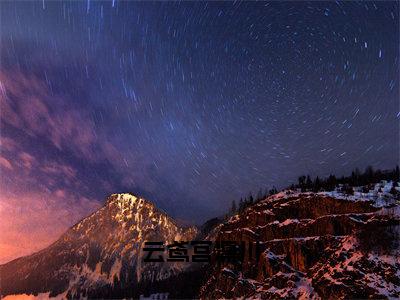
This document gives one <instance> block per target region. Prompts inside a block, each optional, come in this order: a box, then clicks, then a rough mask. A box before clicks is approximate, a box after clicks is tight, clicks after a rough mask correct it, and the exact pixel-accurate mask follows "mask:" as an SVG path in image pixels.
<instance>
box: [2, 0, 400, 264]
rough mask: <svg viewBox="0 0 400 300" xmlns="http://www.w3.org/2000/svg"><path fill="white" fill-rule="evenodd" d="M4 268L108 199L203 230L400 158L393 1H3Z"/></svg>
mask: <svg viewBox="0 0 400 300" xmlns="http://www.w3.org/2000/svg"><path fill="white" fill-rule="evenodd" d="M0 8H1V72H0V81H1V85H0V96H1V106H0V109H1V110H0V115H1V156H0V168H1V169H0V170H1V176H0V190H1V195H0V231H1V232H3V234H2V237H0V262H1V261H5V260H8V259H10V258H13V257H16V256H19V255H21V254H25V253H29V252H31V251H34V250H38V249H40V248H42V247H43V246H44V245H47V244H48V243H50V242H51V241H54V240H55V239H56V238H57V237H58V236H59V234H60V233H62V232H63V231H64V230H65V229H66V228H67V227H68V226H70V225H71V224H73V223H74V222H76V221H78V220H79V219H80V218H82V217H84V216H86V215H87V214H89V213H90V212H92V211H93V210H95V209H96V208H98V207H99V206H100V205H101V204H102V203H103V201H104V199H105V197H106V196H107V195H108V194H110V193H118V192H128V191H131V192H135V193H137V194H139V195H142V196H145V197H146V198H148V199H149V200H151V201H153V202H154V203H156V204H157V206H159V207H160V208H162V209H163V210H165V211H166V212H167V213H168V214H170V215H171V216H173V217H175V218H177V219H181V220H184V221H190V222H195V223H200V222H202V221H204V220H206V219H207V218H210V217H214V216H217V215H219V214H221V213H223V212H225V211H226V210H227V209H228V207H229V206H230V203H231V201H232V200H238V199H240V197H241V196H246V195H247V194H248V193H249V192H250V191H253V192H255V193H257V191H258V189H259V188H271V187H272V186H273V185H275V186H277V187H278V188H281V187H285V186H287V185H289V184H291V183H292V182H294V181H296V180H297V177H298V176H299V175H301V174H303V173H306V174H312V175H320V176H325V175H329V174H330V173H333V174H336V175H343V174H349V173H350V172H351V170H352V169H353V168H355V167H359V168H360V169H364V168H365V167H366V166H367V165H372V166H374V167H376V168H383V169H385V168H393V167H394V166H395V165H396V164H397V163H398V160H399V120H400V113H399V110H400V109H399V80H398V79H399V4H398V3H396V2H390V1H384V2H380V3H374V2H364V3H357V2H346V3H342V2H297V3H294V2H287V3H284V2H272V3H266V2H264V3H255V2H208V3H207V2H202V3H195V2H154V3H140V2H120V1H115V2H113V1H110V2H95V1H87V2H83V1H82V2H69V3H67V2H50V1H36V2H33V1H32V2H22V1H17V2H5V1H2V2H1V3H0Z"/></svg>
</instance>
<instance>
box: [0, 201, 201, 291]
mask: <svg viewBox="0 0 400 300" xmlns="http://www.w3.org/2000/svg"><path fill="white" fill-rule="evenodd" d="M196 233H197V229H196V228H194V227H189V228H181V227H179V226H178V225H177V224H176V222H175V221H174V220H173V219H171V218H170V217H168V216H167V215H166V214H164V213H163V212H161V211H160V210H158V209H157V208H156V207H155V206H154V205H153V204H152V203H151V202H148V201H146V200H144V199H140V198H137V197H135V196H134V195H132V194H114V195H111V196H110V197H109V198H108V199H107V201H106V203H105V205H104V206H103V207H102V208H101V209H100V210H98V211H97V212H95V213H94V214H92V215H91V216H89V217H87V218H85V219H83V220H82V221H81V222H79V223H78V224H76V225H75V226H73V227H72V228H71V229H69V230H68V231H67V232H66V233H65V234H63V235H62V236H61V238H60V239H59V240H58V241H56V242H55V243H54V244H52V245H51V246H49V247H48V248H46V249H44V250H42V251H40V252H37V253H35V254H33V255H30V256H27V257H22V258H18V259H16V260H13V261H11V262H9V263H7V264H5V265H2V266H0V278H1V294H2V295H3V296H5V295H10V294H23V293H26V294H38V293H49V292H50V294H49V295H50V296H55V295H60V294H61V295H62V296H63V297H68V298H72V297H75V298H79V297H82V296H89V297H90V298H98V297H110V296H111V295H112V297H113V298H118V297H138V296H139V295H140V293H143V292H145V289H141V287H144V286H146V285H148V283H149V282H150V283H151V282H156V281H158V282H162V281H163V280H167V279H168V278H169V277H171V276H176V275H177V274H180V272H181V271H182V269H184V268H186V265H185V264H182V263H180V264H174V263H168V264H157V265H154V264H152V263H145V264H144V263H142V262H141V261H142V260H141V258H142V257H143V255H142V253H140V251H141V249H142V248H143V242H144V241H145V240H147V241H164V242H172V241H173V240H192V239H193V238H194V236H195V235H196ZM133 287H135V288H133Z"/></svg>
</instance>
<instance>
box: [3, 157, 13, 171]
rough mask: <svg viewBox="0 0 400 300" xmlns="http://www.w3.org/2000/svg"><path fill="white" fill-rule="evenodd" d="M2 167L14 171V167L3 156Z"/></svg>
mask: <svg viewBox="0 0 400 300" xmlns="http://www.w3.org/2000/svg"><path fill="white" fill-rule="evenodd" d="M0 166H2V167H3V168H6V169H9V170H12V169H13V166H12V165H11V163H10V161H9V160H7V159H6V158H4V157H2V156H0Z"/></svg>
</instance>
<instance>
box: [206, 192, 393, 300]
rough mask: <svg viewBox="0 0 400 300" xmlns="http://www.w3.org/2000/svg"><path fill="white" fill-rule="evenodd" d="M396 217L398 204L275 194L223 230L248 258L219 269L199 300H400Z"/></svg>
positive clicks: (221, 234) (216, 267) (223, 237)
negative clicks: (254, 247) (256, 245)
mask: <svg viewBox="0 0 400 300" xmlns="http://www.w3.org/2000/svg"><path fill="white" fill-rule="evenodd" d="M399 216H400V211H399V207H398V206H396V205H392V207H391V208H378V207H375V206H374V205H373V203H372V202H368V201H348V200H345V199H336V198H332V197H328V196H326V195H324V194H322V193H321V194H314V193H305V194H298V193H294V192H290V191H286V192H281V193H279V194H277V195H275V196H271V197H269V198H267V199H265V200H264V201H261V202H259V203H257V204H256V205H253V206H251V207H249V208H247V209H246V210H245V211H244V212H243V213H241V214H239V215H236V216H233V217H232V218H231V219H230V220H229V221H228V222H226V223H225V224H223V225H221V226H220V227H219V228H218V233H217V234H216V239H217V240H222V241H223V240H227V241H237V242H242V241H245V242H246V248H245V251H244V253H245V254H244V257H243V259H242V260H241V261H239V262H237V263H230V262H225V263H221V264H220V265H218V264H216V265H214V267H213V270H212V273H211V275H210V277H209V279H208V281H207V283H206V284H205V285H204V286H203V287H202V289H201V298H204V299H216V298H235V297H245V298H257V299H258V298H261V299H271V298H272V299H277V298H288V299H293V298H303V299H319V298H322V299H338V298H399V297H400V255H399V254H400V251H399V245H398V243H397V242H398V240H399V236H400V235H399V234H400V230H399V228H400V220H399ZM256 241H259V242H261V243H260V247H259V250H258V252H257V253H256V251H254V250H253V251H249V246H248V244H249V242H250V243H255V242H256ZM252 245H254V244H252Z"/></svg>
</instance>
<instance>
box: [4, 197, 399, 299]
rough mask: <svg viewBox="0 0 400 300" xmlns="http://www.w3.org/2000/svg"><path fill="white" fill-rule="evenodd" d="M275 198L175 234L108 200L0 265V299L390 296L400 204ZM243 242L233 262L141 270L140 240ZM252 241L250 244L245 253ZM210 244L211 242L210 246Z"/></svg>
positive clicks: (142, 203) (147, 215)
mask: <svg viewBox="0 0 400 300" xmlns="http://www.w3.org/2000/svg"><path fill="white" fill-rule="evenodd" d="M376 205H377V204H376V203H375V202H373V201H361V200H359V201H356V200H354V199H352V200H346V199H338V198H334V197H332V196H327V195H326V194H325V193H317V194H315V193H295V192H291V191H285V192H281V193H279V194H277V195H274V196H270V197H268V198H266V199H265V200H263V201H261V202H259V203H257V204H254V205H252V206H250V207H248V208H247V209H245V210H244V211H243V212H242V213H240V214H238V215H235V216H233V217H231V218H230V219H229V220H228V221H226V222H224V221H223V220H221V219H217V218H215V219H212V220H210V221H209V222H207V223H206V224H204V226H203V227H202V228H201V230H198V229H196V228H194V227H187V228H184V227H180V226H179V225H177V223H176V222H175V221H174V220H173V219H171V218H170V217H168V216H167V215H166V214H164V213H163V212H161V211H160V210H158V209H157V208H156V207H155V206H154V205H153V204H152V203H151V202H148V201H146V200H144V199H140V198H137V197H135V196H134V195H132V194H114V195H111V196H110V197H109V198H108V199H107V201H106V203H105V205H104V206H103V207H102V208H101V209H100V210H98V211H97V212H95V213H94V214H92V215H91V216H89V217H87V218H85V219H84V220H82V221H81V222H79V223H78V224H76V225H75V226H73V227H72V228H71V229H69V230H68V231H67V232H66V233H65V234H64V235H62V236H61V238H60V239H59V240H58V241H57V242H55V243H54V244H52V245H51V246H49V247H48V248H46V249H44V250H42V251H40V252H37V253H35V254H33V255H30V256H27V257H22V258H19V259H16V260H14V261H11V262H9V263H7V264H5V265H2V266H0V279H1V286H0V294H1V295H2V296H6V295H11V294H14V295H15V294H34V295H37V294H41V295H42V296H43V295H44V296H45V297H48V296H56V295H58V296H59V297H60V298H63V299H64V298H69V299H71V298H75V299H77V298H78V299H79V298H82V297H88V298H106V299H110V298H112V299H117V298H139V296H140V295H141V294H145V295H146V296H148V295H149V294H151V293H157V292H168V293H169V296H170V297H171V298H185V299H188V298H197V297H199V296H200V297H201V298H203V299H218V298H245V299H247V298H254V299H277V298H279V299H280V298H286V299H293V298H301V299H338V298H339V299H340V298H346V299H347V298H399V297H400V250H399V248H400V245H399V236H400V219H399V217H400V207H399V206H398V205H396V204H392V205H390V206H386V207H376ZM195 239H200V240H203V239H208V240H212V241H236V242H238V243H241V242H245V245H246V247H245V251H244V255H243V257H241V259H240V260H238V261H235V262H222V263H218V262H217V263H215V261H216V260H215V255H216V252H215V251H214V253H213V256H212V257H213V260H212V263H211V264H209V265H203V264H201V265H200V266H199V265H197V267H194V266H193V265H192V264H190V263H181V262H179V263H161V264H160V263H143V262H142V259H143V253H142V252H141V251H142V249H143V243H144V241H164V242H167V243H169V242H172V241H174V240H182V241H190V240H195ZM256 242H259V247H258V248H257V249H255V248H254V247H252V250H251V251H250V249H249V245H250V244H251V245H255V243H256ZM214 245H215V244H214Z"/></svg>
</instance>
